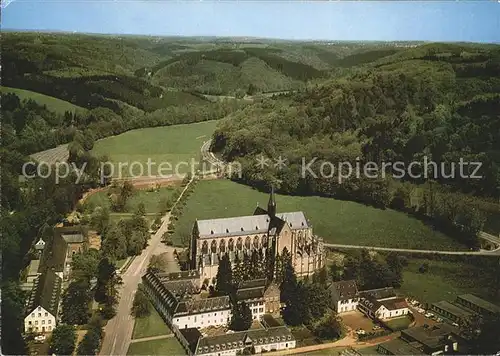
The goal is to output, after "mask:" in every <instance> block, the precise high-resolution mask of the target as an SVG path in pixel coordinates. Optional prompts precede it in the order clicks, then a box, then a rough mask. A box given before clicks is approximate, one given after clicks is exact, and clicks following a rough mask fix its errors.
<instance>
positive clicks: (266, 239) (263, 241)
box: [262, 235, 268, 247]
mask: <svg viewBox="0 0 500 356" xmlns="http://www.w3.org/2000/svg"><path fill="white" fill-rule="evenodd" d="M267 243H268V237H267V235H264V236H262V247H267Z"/></svg>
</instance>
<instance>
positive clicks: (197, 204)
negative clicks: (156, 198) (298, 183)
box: [173, 180, 465, 250]
mask: <svg viewBox="0 0 500 356" xmlns="http://www.w3.org/2000/svg"><path fill="white" fill-rule="evenodd" d="M268 199H269V195H268V194H267V193H263V192H259V191H257V190H255V189H252V188H251V187H248V186H245V185H241V184H238V183H235V182H232V181H229V180H212V181H200V182H199V183H198V185H197V186H196V188H195V190H194V192H193V194H192V195H191V196H190V198H189V199H188V201H187V204H186V206H185V207H184V209H183V213H182V215H181V216H180V218H179V220H178V221H177V223H176V230H175V233H174V236H173V240H174V242H177V243H178V242H180V241H182V239H181V237H182V236H183V235H185V236H191V231H192V228H193V224H194V222H195V221H196V219H211V218H224V217H231V216H240V215H251V214H253V211H254V209H255V207H256V206H257V205H259V206H261V207H264V208H265V207H266V206H267V201H268ZM276 203H277V206H278V212H287V211H298V210H301V211H303V212H304V213H305V215H306V217H307V218H308V219H309V220H310V222H311V224H312V226H313V231H314V233H315V234H317V235H319V236H321V237H323V238H324V239H325V241H326V242H330V243H337V244H349V245H368V246H382V247H398V248H412V249H436V250H463V249H465V247H464V246H463V245H461V244H459V243H458V242H456V241H455V240H453V239H452V238H450V237H448V236H446V235H444V234H442V233H440V232H438V231H435V230H433V229H432V228H431V227H429V226H428V225H426V224H425V223H423V222H421V221H420V220H417V219H415V218H413V217H411V216H408V215H407V214H405V213H401V212H397V211H394V210H390V209H386V210H381V209H376V208H373V207H369V206H365V205H363V204H359V203H354V202H349V201H341V200H335V199H332V198H323V197H299V196H285V195H277V196H276ZM187 241H189V239H187Z"/></svg>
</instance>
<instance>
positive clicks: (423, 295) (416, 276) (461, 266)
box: [400, 258, 500, 305]
mask: <svg viewBox="0 0 500 356" xmlns="http://www.w3.org/2000/svg"><path fill="white" fill-rule="evenodd" d="M424 263H427V264H428V266H429V269H428V271H427V272H425V273H420V272H419V267H420V266H421V265H422V264H424ZM491 283H494V281H492V280H489V279H488V278H487V277H485V276H484V271H482V270H481V267H476V266H474V265H472V264H470V263H465V262H454V261H439V260H431V259H413V258H412V259H409V264H408V266H407V267H405V269H404V272H403V285H402V286H401V289H400V292H401V293H402V294H404V295H407V296H411V297H414V298H416V299H417V300H418V301H420V302H425V303H435V302H439V301H440V300H447V301H449V302H453V301H454V300H455V298H456V297H457V295H460V294H466V293H472V294H475V295H477V296H478V297H481V298H485V299H487V300H488V299H489V298H491V294H490V293H489V292H490V289H491V288H490V287H491ZM493 302H495V303H496V304H499V305H500V299H497V300H493Z"/></svg>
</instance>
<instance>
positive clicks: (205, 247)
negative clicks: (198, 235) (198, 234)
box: [201, 241, 208, 255]
mask: <svg viewBox="0 0 500 356" xmlns="http://www.w3.org/2000/svg"><path fill="white" fill-rule="evenodd" d="M201 253H202V254H204V255H205V254H207V253H208V242H207V241H203V244H202V245H201Z"/></svg>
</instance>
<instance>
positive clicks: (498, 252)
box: [325, 243, 500, 256]
mask: <svg viewBox="0 0 500 356" xmlns="http://www.w3.org/2000/svg"><path fill="white" fill-rule="evenodd" d="M325 247H333V248H347V249H367V250H375V251H395V252H417V253H429V254H431V253H436V254H439V255H481V256H500V249H496V250H493V251H486V250H481V251H436V250H412V249H407V248H392V247H377V246H359V245H340V244H328V243H325Z"/></svg>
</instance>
